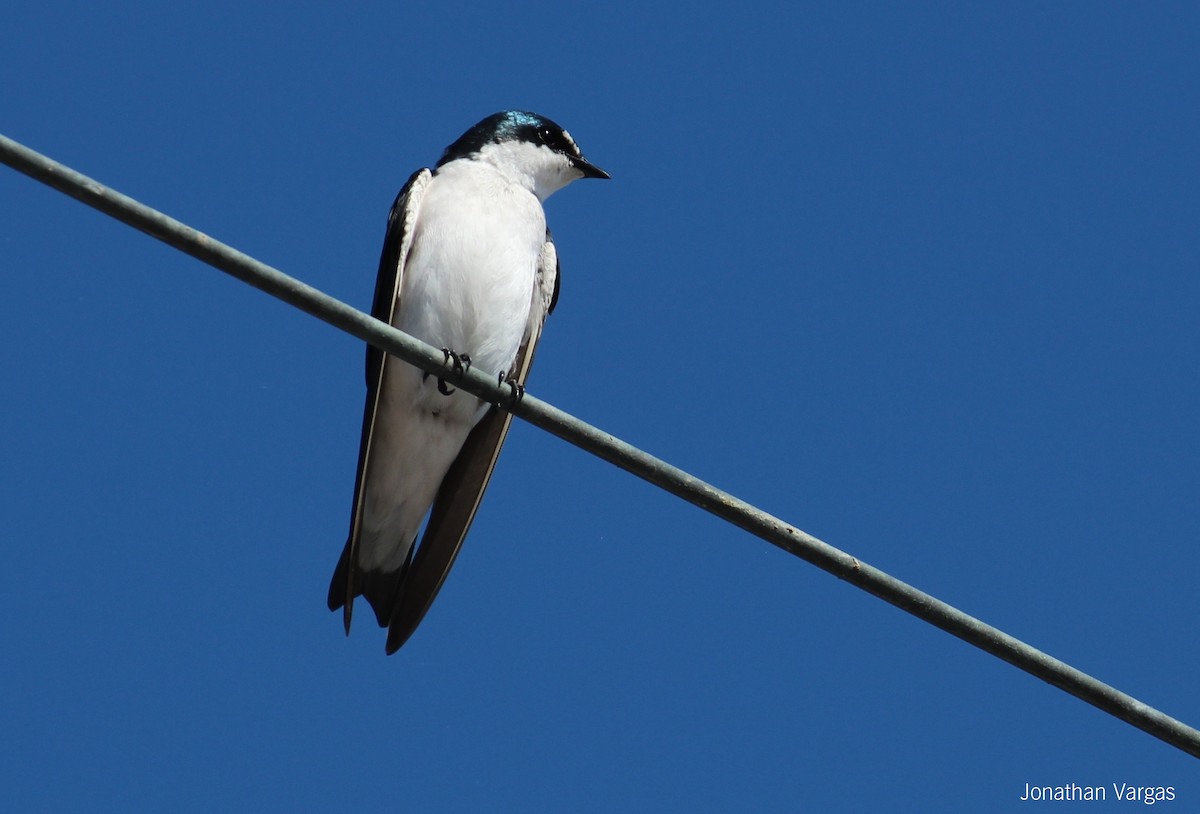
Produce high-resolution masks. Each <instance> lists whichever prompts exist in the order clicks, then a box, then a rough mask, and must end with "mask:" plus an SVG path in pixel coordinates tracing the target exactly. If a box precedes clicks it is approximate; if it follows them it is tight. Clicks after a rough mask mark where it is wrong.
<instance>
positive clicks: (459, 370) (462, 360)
mask: <svg viewBox="0 0 1200 814" xmlns="http://www.w3.org/2000/svg"><path fill="white" fill-rule="evenodd" d="M442 363H443V364H444V365H446V366H447V367H449V368H450V370H451V371H452V372H453V373H454V375H455V376H461V375H462V374H464V373H466V372H467V371H468V370H470V369H471V357H470V356H468V355H467V354H465V353H455V352H454V351H452V350H450V349H449V348H442ZM454 389H455V388H453V387H450V386H449V385H447V384H446V380H445V379H441V378H439V379H438V392H439V393H441V394H442V395H443V396H448V395H450V394H451V393H453V392H454Z"/></svg>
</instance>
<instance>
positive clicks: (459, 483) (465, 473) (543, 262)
mask: <svg viewBox="0 0 1200 814" xmlns="http://www.w3.org/2000/svg"><path fill="white" fill-rule="evenodd" d="M558 280H559V265H558V254H557V252H556V251H555V249H554V241H553V240H552V239H551V236H550V232H549V230H547V232H546V242H545V243H544V244H543V245H542V251H541V254H540V256H539V258H538V272H537V283H536V285H535V286H534V290H533V297H532V302H531V307H530V309H529V321H528V323H527V324H526V327H525V336H524V339H523V340H522V342H521V346H520V348H519V349H518V350H517V355H516V359H515V360H514V361H513V365H512V368H511V369H510V370H509V371H508V373H509V375H510V376H511V377H512V378H513V379H514V380H515V381H517V382H519V383H521V384H524V383H525V380H526V377H527V376H528V375H529V370H530V368H531V367H532V365H533V357H534V352H535V351H536V350H537V345H538V341H539V340H540V339H541V335H542V327H543V325H544V324H545V322H546V316H547V314H549V313H550V311H551V309H552V308H553V305H554V304H555V303H556V301H557V299H558ZM511 424H512V415H511V414H510V413H508V412H507V411H505V410H501V409H499V408H498V407H495V406H493V407H492V408H491V409H490V410H489V411H488V412H487V413H486V414H485V415H484V417H483V418H482V419H481V420H480V421H479V423H478V424H476V425H475V428H474V429H473V430H472V431H471V434H470V435H469V436H467V440H466V442H465V443H464V444H463V447H462V450H461V451H460V452H459V453H458V457H457V458H455V459H454V463H453V464H451V466H450V469H449V471H448V472H447V473H446V478H445V480H443V481H442V485H441V488H440V489H439V490H438V493H437V497H436V498H435V499H434V502H433V508H432V509H431V510H430V514H429V522H428V523H427V524H426V526H425V534H424V536H423V537H422V538H421V545H420V547H419V548H418V550H417V553H416V557H415V558H414V559H413V560H412V564H411V567H409V568H407V569H404V577H403V582H402V583H401V585H400V586H399V590H398V591H397V593H396V600H395V605H394V606H393V608H392V613H391V617H390V619H389V621H388V638H387V648H386V649H387V652H388V653H389V654H391V653H394V652H396V651H397V650H399V649H400V647H401V645H403V644H404V643H405V642H406V641H408V638H409V637H410V636H411V635H412V634H413V631H415V630H416V629H417V625H419V624H420V623H421V620H422V619H423V618H424V617H425V612H426V611H428V610H429V606H430V605H431V604H433V600H434V598H435V597H436V596H437V594H438V591H439V590H441V587H442V583H443V582H445V580H446V575H447V574H448V573H449V572H450V568H451V567H452V566H453V565H454V559H455V557H457V556H458V551H459V549H460V548H461V547H462V543H463V540H464V539H465V538H466V536H467V531H468V530H469V529H470V527H471V522H472V521H473V520H474V519H475V512H476V511H477V510H478V509H479V502H480V500H482V498H483V492H484V490H485V489H486V488H487V485H488V481H489V480H490V479H491V477H492V471H493V469H495V466H496V460H497V458H499V456H500V448H501V446H503V444H504V438H505V436H506V435H508V428H509V426H510V425H511Z"/></svg>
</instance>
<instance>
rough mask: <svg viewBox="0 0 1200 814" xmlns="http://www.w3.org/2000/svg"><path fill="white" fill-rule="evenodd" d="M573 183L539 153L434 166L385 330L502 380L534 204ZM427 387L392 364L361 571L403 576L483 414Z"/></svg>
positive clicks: (523, 311)
mask: <svg viewBox="0 0 1200 814" xmlns="http://www.w3.org/2000/svg"><path fill="white" fill-rule="evenodd" d="M579 177H580V173H579V172H578V171H577V170H575V169H574V168H573V167H571V166H570V163H569V161H568V160H567V159H566V158H565V157H563V156H559V155H557V154H555V153H553V152H551V151H550V150H549V149H547V148H545V147H535V146H533V145H530V144H525V143H515V142H508V143H505V144H492V145H488V146H487V147H485V148H484V150H483V151H482V152H481V154H480V156H479V157H478V158H477V159H475V160H465V159H460V160H457V161H452V162H450V163H448V164H445V165H443V166H442V167H441V168H440V169H439V170H438V172H437V174H436V175H434V177H433V178H432V179H431V180H430V182H429V186H428V188H427V189H426V191H425V196H424V198H423V199H422V201H421V203H420V209H419V211H418V214H417V220H416V225H415V229H414V237H413V245H412V249H411V250H410V252H409V256H408V262H407V267H406V268H405V270H404V276H403V282H402V286H401V292H400V307H399V308H398V309H397V313H396V317H395V319H394V320H393V324H394V325H395V326H396V327H397V328H399V329H400V330H402V331H405V332H406V333H409V334H412V335H413V336H416V337H418V338H420V339H422V340H424V341H425V342H428V343H429V344H430V345H433V346H434V347H438V348H449V349H451V350H453V351H455V352H457V353H460V354H461V353H465V354H467V355H468V356H470V357H471V366H472V367H473V368H477V369H479V370H482V371H484V372H487V373H496V374H498V373H500V372H501V371H505V372H507V371H508V370H509V369H510V368H511V366H512V364H513V361H514V360H515V358H516V354H517V350H518V349H519V347H520V345H521V340H522V339H523V338H524V335H525V331H526V328H527V326H528V322H529V311H530V304H531V302H532V294H533V290H534V287H535V286H536V285H537V263H538V257H539V255H540V253H541V251H542V245H543V243H544V242H545V238H546V220H545V214H544V212H543V211H542V205H541V202H542V201H543V200H545V198H546V197H548V196H549V195H550V194H552V193H553V192H554V191H556V190H558V189H561V188H562V187H564V186H566V185H567V184H568V183H570V182H571V181H573V180H575V179H576V178H579ZM437 384H438V381H437V378H436V377H434V376H428V377H426V376H425V375H424V374H423V373H422V371H420V370H418V369H416V368H414V367H412V366H410V365H407V364H404V363H402V362H399V361H398V360H395V359H390V360H389V361H388V364H387V366H386V368H385V375H384V381H383V387H382V389H381V392H380V405H379V413H378V416H377V418H376V422H375V435H374V438H373V445H372V450H371V458H370V462H369V467H368V471H367V473H366V480H365V488H364V495H363V500H364V502H363V515H362V534H361V537H360V540H359V549H358V551H359V566H360V567H361V568H363V569H365V570H382V571H394V570H396V569H397V568H399V567H400V566H401V565H403V563H404V560H405V558H406V557H407V555H408V550H409V548H410V546H411V545H412V544H413V542H414V539H415V537H416V534H417V531H418V530H419V528H420V525H421V521H422V520H423V519H424V517H425V514H426V513H427V512H428V511H429V507H430V506H431V505H432V504H433V499H434V497H435V496H436V494H437V490H438V487H439V486H440V485H441V483H442V480H443V478H445V476H446V471H447V470H448V469H449V468H450V464H451V463H453V462H454V459H455V457H457V455H458V452H459V450H460V449H461V448H462V445H463V442H464V441H465V440H466V438H467V435H468V434H470V432H471V429H472V428H473V427H474V426H475V424H477V423H478V422H479V420H480V419H481V418H482V417H483V415H484V413H486V412H487V407H488V406H487V405H486V404H484V403H482V402H480V400H479V399H477V398H475V397H474V396H471V395H469V394H467V393H462V392H455V393H454V394H453V395H450V396H445V395H443V394H442V393H440V392H438V387H437Z"/></svg>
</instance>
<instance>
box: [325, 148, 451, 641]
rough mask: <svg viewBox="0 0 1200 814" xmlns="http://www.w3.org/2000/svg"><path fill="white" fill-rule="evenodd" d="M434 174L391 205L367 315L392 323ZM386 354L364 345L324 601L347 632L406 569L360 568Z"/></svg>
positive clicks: (424, 173)
mask: <svg viewBox="0 0 1200 814" xmlns="http://www.w3.org/2000/svg"><path fill="white" fill-rule="evenodd" d="M432 177H433V175H432V173H431V172H430V171H429V170H428V169H421V170H417V171H416V172H415V173H413V174H412V176H410V177H409V179H408V182H407V183H405V185H404V186H403V187H402V188H401V190H400V192H399V194H398V195H397V196H396V200H395V202H394V203H393V204H392V209H391V213H390V214H389V215H388V225H387V234H386V235H385V237H384V241H383V253H382V254H381V256H380V258H379V274H378V275H377V276H376V278H375V297H374V300H373V302H372V305H371V316H373V317H375V318H376V319H378V320H380V321H382V322H386V323H387V324H389V325H391V324H392V318H393V316H394V315H395V309H396V306H397V303H398V302H399V295H400V287H401V285H402V284H403V282H404V264H405V262H406V261H407V260H408V252H409V249H411V248H412V242H413V231H414V226H415V224H416V219H417V213H418V212H419V211H420V208H421V199H422V198H423V197H424V194H425V189H426V187H427V186H428V184H429V180H430V178H432ZM387 360H388V356H387V354H386V353H384V352H383V351H381V350H379V349H378V348H376V347H375V346H373V345H367V361H366V379H367V400H366V406H365V407H364V408H363V427H362V441H361V443H360V444H359V451H358V474H357V475H356V476H355V479H354V507H353V509H352V511H351V515H350V533H349V535H348V536H347V539H346V547H345V548H344V549H343V550H342V556H341V559H340V560H338V564H337V568H336V569H335V570H334V573H333V579H332V580H330V583H329V597H328V604H329V609H330V610H337V609H338V608H342V609H343V611H342V618H343V622H344V624H345V627H346V632H347V633H349V632H350V619H351V617H352V615H353V613H354V597H356V596H358V595H359V594H363V595H365V596H366V598H367V601H368V602H370V603H371V605H372V607H373V608H375V609H376V616H377V617H379V623H380V625H381V626H382V625H383V624H385V620H386V615H385V614H381V613H380V610H381V609H386V608H391V606H392V605H393V603H394V598H395V595H396V591H397V588H398V586H399V583H400V579H401V575H402V574H403V573H404V570H405V569H403V568H402V569H400V570H399V571H397V572H396V573H394V574H370V575H368V574H363V573H362V572H360V571H359V569H358V565H357V562H358V558H357V550H358V539H359V535H360V532H361V522H362V507H363V481H364V478H365V475H366V470H367V464H368V462H369V460H370V457H371V439H372V436H373V434H374V430H375V416H376V414H377V412H378V409H379V394H380V390H381V386H382V383H383V374H384V368H385V367H386V365H387Z"/></svg>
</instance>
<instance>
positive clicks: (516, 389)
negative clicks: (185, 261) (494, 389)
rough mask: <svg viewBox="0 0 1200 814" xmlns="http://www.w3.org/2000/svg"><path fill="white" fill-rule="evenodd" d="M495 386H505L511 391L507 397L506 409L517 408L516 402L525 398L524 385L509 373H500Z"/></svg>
mask: <svg viewBox="0 0 1200 814" xmlns="http://www.w3.org/2000/svg"><path fill="white" fill-rule="evenodd" d="M496 383H497V384H500V385H505V384H507V385H508V387H509V390H510V391H511V392H510V393H509V395H508V409H510V410H511V409H512V408H513V407H515V406H517V402H519V401H520V400H521V399H523V398H525V385H523V384H521V383H520V382H519V381H517V379H516V377H515V376H513V375H512V374H511V373H501V374H500V376H499V378H498V379H497V381H496Z"/></svg>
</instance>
